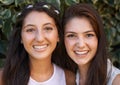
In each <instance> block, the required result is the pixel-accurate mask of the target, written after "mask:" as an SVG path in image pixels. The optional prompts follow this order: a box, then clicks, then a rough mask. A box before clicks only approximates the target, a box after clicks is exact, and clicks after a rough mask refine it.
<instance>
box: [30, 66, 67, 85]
mask: <svg viewBox="0 0 120 85" xmlns="http://www.w3.org/2000/svg"><path fill="white" fill-rule="evenodd" d="M53 66H54V73H53V75H52V76H51V78H50V79H48V80H47V81H44V82H37V81H36V80H34V79H32V78H31V77H30V79H29V82H28V85H66V80H65V73H64V70H63V69H62V68H60V67H59V66H57V65H55V64H53Z"/></svg>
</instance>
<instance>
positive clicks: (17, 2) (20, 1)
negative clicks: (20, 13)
mask: <svg viewBox="0 0 120 85" xmlns="http://www.w3.org/2000/svg"><path fill="white" fill-rule="evenodd" d="M20 3H23V0H15V6H16V7H17V6H18V5H19V4H20Z"/></svg>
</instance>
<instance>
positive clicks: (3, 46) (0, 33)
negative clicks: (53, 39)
mask: <svg viewBox="0 0 120 85" xmlns="http://www.w3.org/2000/svg"><path fill="white" fill-rule="evenodd" d="M38 1H46V2H49V3H52V4H53V5H54V6H56V7H57V8H58V9H59V10H60V11H61V15H62V13H63V11H64V10H65V9H66V8H67V7H68V6H70V5H72V4H74V3H91V4H93V6H94V7H95V8H96V9H97V10H98V12H99V13H100V15H101V17H102V19H103V22H104V27H105V32H106V35H107V39H108V44H109V49H108V50H109V51H110V52H111V55H112V60H113V63H114V64H115V65H116V66H117V67H119V68H120V0H0V62H2V59H5V55H6V51H7V45H8V38H9V36H10V33H11V30H12V27H13V24H14V23H15V22H16V16H17V14H18V13H19V12H20V11H21V10H22V9H23V7H24V6H25V5H26V4H33V3H35V2H38ZM0 65H2V64H0Z"/></svg>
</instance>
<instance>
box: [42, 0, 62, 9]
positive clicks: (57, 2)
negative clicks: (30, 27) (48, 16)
mask: <svg viewBox="0 0 120 85" xmlns="http://www.w3.org/2000/svg"><path fill="white" fill-rule="evenodd" d="M43 1H46V2H48V3H51V4H52V5H54V6H55V7H56V8H57V9H60V0H43Z"/></svg>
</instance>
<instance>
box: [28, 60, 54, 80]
mask: <svg viewBox="0 0 120 85" xmlns="http://www.w3.org/2000/svg"><path fill="white" fill-rule="evenodd" d="M30 66H31V77H32V78H33V79H34V80H36V81H39V82H43V81H46V80H48V79H49V78H50V77H51V76H52V74H53V71H54V68H53V64H52V62H51V60H34V61H32V62H31V63H30Z"/></svg>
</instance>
